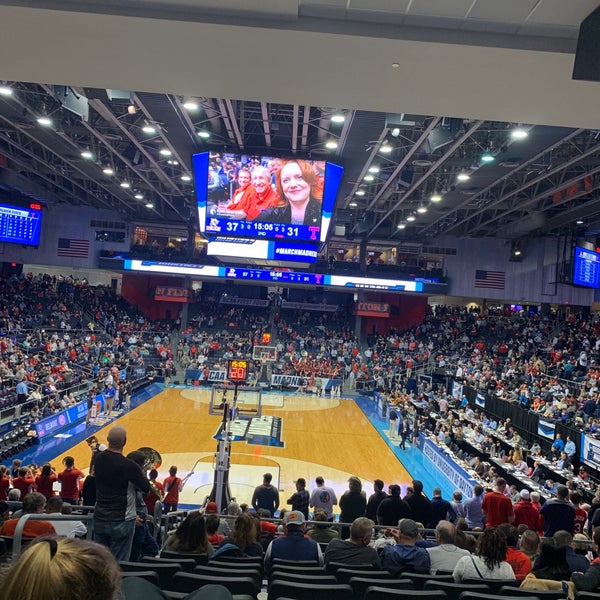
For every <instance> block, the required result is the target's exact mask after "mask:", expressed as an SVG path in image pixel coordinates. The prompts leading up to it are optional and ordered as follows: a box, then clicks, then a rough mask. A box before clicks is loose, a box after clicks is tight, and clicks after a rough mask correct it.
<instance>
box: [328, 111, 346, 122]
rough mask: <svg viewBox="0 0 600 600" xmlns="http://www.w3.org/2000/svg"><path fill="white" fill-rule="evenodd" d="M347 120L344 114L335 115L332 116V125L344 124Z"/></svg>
mask: <svg viewBox="0 0 600 600" xmlns="http://www.w3.org/2000/svg"><path fill="white" fill-rule="evenodd" d="M345 120H346V115H344V114H343V113H335V114H334V115H331V122H332V123H343V122H344V121H345Z"/></svg>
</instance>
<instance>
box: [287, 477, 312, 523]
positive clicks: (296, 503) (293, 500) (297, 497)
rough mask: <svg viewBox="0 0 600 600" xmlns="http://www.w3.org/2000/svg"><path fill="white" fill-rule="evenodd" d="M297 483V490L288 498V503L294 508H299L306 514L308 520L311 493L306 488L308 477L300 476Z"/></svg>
mask: <svg viewBox="0 0 600 600" xmlns="http://www.w3.org/2000/svg"><path fill="white" fill-rule="evenodd" d="M295 484H296V492H295V493H294V494H292V495H291V496H290V497H289V498H288V500H287V504H291V505H292V510H299V511H300V512H301V513H302V514H303V515H304V518H305V519H306V520H308V503H309V500H310V495H309V493H308V491H307V490H306V479H304V478H303V477H300V478H298V479H297V480H296V481H295Z"/></svg>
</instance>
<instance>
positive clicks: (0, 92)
mask: <svg viewBox="0 0 600 600" xmlns="http://www.w3.org/2000/svg"><path fill="white" fill-rule="evenodd" d="M12 95H13V89H12V88H11V87H10V86H9V85H6V84H5V83H3V84H2V85H0V96H12Z"/></svg>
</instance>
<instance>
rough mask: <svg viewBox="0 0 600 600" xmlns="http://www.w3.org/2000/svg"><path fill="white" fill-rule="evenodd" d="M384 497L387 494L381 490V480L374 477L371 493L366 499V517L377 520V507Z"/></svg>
mask: <svg viewBox="0 0 600 600" xmlns="http://www.w3.org/2000/svg"><path fill="white" fill-rule="evenodd" d="M385 498H387V494H386V493H385V492H384V491H383V481H382V480H381V479H375V481H373V493H372V494H371V495H370V496H369V500H368V501H367V513H366V516H367V519H371V521H373V522H377V508H378V507H379V505H380V504H381V502H382V501H383V500H384V499H385ZM394 524H395V523H394Z"/></svg>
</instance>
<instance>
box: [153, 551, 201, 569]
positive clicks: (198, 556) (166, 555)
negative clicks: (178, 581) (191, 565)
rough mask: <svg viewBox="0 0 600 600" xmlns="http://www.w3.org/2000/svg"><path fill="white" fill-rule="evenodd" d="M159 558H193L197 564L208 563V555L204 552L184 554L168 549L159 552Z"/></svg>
mask: <svg viewBox="0 0 600 600" xmlns="http://www.w3.org/2000/svg"><path fill="white" fill-rule="evenodd" d="M160 557H161V558H175V559H177V560H179V559H181V558H187V559H190V558H193V559H194V560H195V561H196V564H197V565H206V564H207V563H208V556H207V555H206V554H186V553H182V552H170V551H169V550H163V551H162V552H161V553H160Z"/></svg>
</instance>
